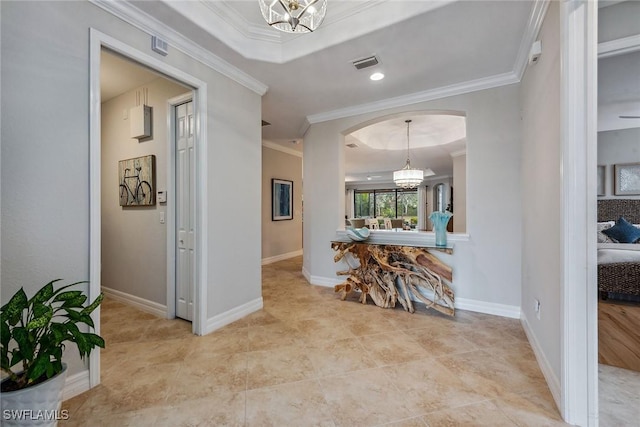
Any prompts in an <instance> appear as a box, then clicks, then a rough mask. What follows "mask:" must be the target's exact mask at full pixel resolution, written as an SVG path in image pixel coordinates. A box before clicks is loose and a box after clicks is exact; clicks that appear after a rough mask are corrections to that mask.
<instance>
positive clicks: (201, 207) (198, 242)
mask: <svg viewBox="0 0 640 427" xmlns="http://www.w3.org/2000/svg"><path fill="white" fill-rule="evenodd" d="M103 49H107V50H109V51H111V52H113V53H115V54H117V55H119V56H121V57H122V58H125V59H127V60H129V61H133V62H135V63H137V64H138V65H139V66H141V67H142V68H147V69H148V70H151V71H152V72H155V73H156V74H159V75H162V76H163V78H164V79H165V80H169V79H171V81H172V82H173V83H174V84H175V83H176V82H179V84H178V87H181V89H180V92H181V93H183V92H184V91H185V88H188V89H190V90H192V92H191V95H192V99H193V117H194V118H193V122H194V125H193V152H194V164H193V175H194V179H193V181H194V183H195V186H194V188H193V189H192V190H191V191H192V192H193V199H194V200H195V199H198V203H197V205H196V204H195V203H194V206H195V207H196V209H194V212H193V218H194V221H193V223H194V225H193V227H194V230H200V232H202V233H203V235H205V234H206V230H205V228H206V227H204V226H203V224H204V221H203V218H206V217H207V203H206V200H207V197H206V191H205V190H206V188H205V186H204V184H197V183H198V182H206V179H204V178H203V177H204V176H206V170H207V165H206V162H205V159H206V144H204V143H203V141H204V140H205V139H206V131H205V130H206V111H207V106H206V105H207V98H206V84H205V83H204V82H203V81H201V80H199V79H197V78H195V77H193V76H191V75H189V74H187V73H184V72H183V71H181V70H179V69H177V68H175V67H172V66H170V65H168V64H166V63H164V62H162V61H159V60H158V59H156V58H154V57H151V56H149V55H147V54H145V53H143V52H140V51H138V50H136V49H133V48H131V47H130V46H128V45H126V44H124V43H122V42H120V41H118V40H116V39H114V38H113V37H111V36H108V35H106V34H104V33H101V32H99V31H97V30H95V29H91V30H90V72H89V74H90V104H91V105H90V248H89V252H90V256H89V259H90V285H89V296H90V298H95V297H96V296H97V295H98V294H99V293H100V292H101V276H102V274H101V270H102V265H101V264H102V246H103V245H102V240H103V238H104V237H105V235H104V232H103V224H102V216H101V212H102V204H103V203H106V201H105V202H103V198H102V195H103V192H102V186H103V182H102V168H103V166H102V163H103V162H102V160H103V159H102V143H101V141H102V118H101V106H102V105H101V104H102V102H101V90H100V80H101V79H100V67H101V54H102V51H103ZM180 85H181V86H180ZM180 92H179V93H180ZM145 96H146V92H145V91H144V90H142V91H141V94H140V97H141V98H142V99H143V100H144V98H145ZM171 96H175V93H174V94H173V95H171ZM167 98H168V97H167ZM167 98H165V101H166V99H167ZM165 105H167V104H166V102H165ZM125 110H126V109H123V110H121V112H120V114H121V117H123V118H124V116H125V115H126V111H125ZM155 119H156V121H159V122H164V121H165V120H167V116H166V113H165V116H164V117H159V116H157V117H156V118H155ZM168 127H170V126H168ZM144 138H146V136H145V135H143V136H142V138H141V139H144ZM164 152H165V153H166V152H167V150H164ZM158 153H159V152H158ZM166 157H167V158H168V157H171V156H166ZM123 160H124V159H123ZM165 160H166V159H165ZM164 167H165V169H164V170H165V171H166V164H165V165H164ZM158 170H160V169H158ZM165 179H166V176H165ZM163 182H166V183H168V184H167V185H168V188H169V187H172V186H171V184H170V182H171V180H167V181H163ZM107 184H108V183H104V185H107ZM157 190H158V189H157V188H156V189H154V198H155V197H156V195H157ZM114 191H115V190H114ZM175 194H176V193H175V192H173V196H174V197H173V198H174V199H175ZM165 195H166V196H169V195H168V194H167V193H165ZM151 206H153V205H151ZM174 206H175V200H173V201H172V198H171V197H167V203H166V208H165V211H164V216H162V215H161V212H160V210H156V211H154V212H153V215H154V220H153V221H152V222H153V224H154V225H157V224H160V225H163V226H165V225H164V224H162V222H163V221H164V222H166V223H167V224H166V226H165V227H166V228H167V230H175V227H172V225H174V224H175V223H173V222H172V221H173V218H174V215H173V214H172V209H174V208H173V207H174ZM150 210H152V208H151V207H149V206H138V207H136V208H135V210H129V212H132V213H133V214H132V215H130V217H132V218H133V217H134V216H140V217H142V216H144V214H146V213H148V211H150ZM137 220H139V218H137ZM195 234H196V233H194V235H195ZM174 235H175V232H170V233H167V238H166V243H165V244H164V247H166V248H167V249H166V253H167V257H168V256H171V254H172V253H173V258H171V259H173V260H175V253H174V249H173V248H172V246H170V245H173V244H175V236H174ZM172 236H173V237H172ZM145 243H146V244H147V245H148V244H149V243H148V242H144V240H143V239H141V241H139V242H136V243H135V245H134V246H135V248H134V249H135V250H138V251H139V253H141V252H144V251H145ZM193 247H194V251H195V256H194V257H193V260H192V263H193V294H192V301H193V310H192V316H193V322H192V328H191V329H192V332H193V333H194V334H198V335H202V334H203V331H204V328H205V325H206V310H205V308H204V307H205V303H206V301H207V298H206V286H204V285H202V283H206V276H207V270H206V268H205V267H204V266H203V264H204V263H203V262H202V259H203V257H206V249H207V245H206V240H205V239H194V241H193ZM147 249H148V248H147ZM167 257H165V260H164V262H163V263H162V266H161V267H158V266H154V267H152V268H162V269H165V270H166V271H167V276H168V277H169V275H170V274H171V273H170V272H171V271H175V267H174V265H175V262H166V260H167ZM136 259H137V258H136V257H135V256H134V261H135V260H136ZM138 266H139V267H140V269H141V270H146V269H148V268H149V266H146V265H145V264H144V263H143V262H140V263H138ZM172 266H173V267H172ZM166 282H167V283H169V280H166ZM174 289H175V288H174ZM174 295H175V291H174ZM143 299H145V300H147V301H152V302H153V299H152V298H143ZM174 299H175V297H174ZM167 303H169V298H167ZM159 305H160V307H156V308H160V309H161V308H162V304H159ZM174 311H175V310H174ZM167 312H168V310H167V306H165V307H164V313H165V316H166V313H167ZM93 317H94V318H93V320H94V323H95V330H96V333H98V334H99V333H100V312H99V310H96V311H95V312H94V316H93ZM89 380H90V386H91V387H94V386H96V385H98V384H99V383H100V353H99V352H92V354H91V356H90V360H89Z"/></svg>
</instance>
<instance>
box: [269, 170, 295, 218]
mask: <svg viewBox="0 0 640 427" xmlns="http://www.w3.org/2000/svg"><path fill="white" fill-rule="evenodd" d="M271 203H272V210H271V220H272V221H282V220H287V219H293V181H287V180H285V179H276V178H273V179H272V180H271Z"/></svg>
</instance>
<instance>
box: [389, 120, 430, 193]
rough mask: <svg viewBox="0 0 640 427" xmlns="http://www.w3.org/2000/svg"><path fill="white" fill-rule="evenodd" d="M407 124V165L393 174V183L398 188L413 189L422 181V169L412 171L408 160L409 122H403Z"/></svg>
mask: <svg viewBox="0 0 640 427" xmlns="http://www.w3.org/2000/svg"><path fill="white" fill-rule="evenodd" d="M404 122H405V123H406V124H407V164H406V165H404V167H403V168H402V169H400V170H397V171H395V172H394V173H393V182H395V183H396V185H397V186H398V187H402V188H415V187H417V186H418V185H420V183H421V182H422V180H423V179H424V171H423V170H422V169H413V168H412V167H411V161H410V160H409V124H410V123H411V120H405V121H404Z"/></svg>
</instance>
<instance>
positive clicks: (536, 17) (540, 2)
mask: <svg viewBox="0 0 640 427" xmlns="http://www.w3.org/2000/svg"><path fill="white" fill-rule="evenodd" d="M547 9H549V0H536V1H535V3H534V4H533V7H532V8H531V14H530V15H529V21H528V22H527V28H526V29H525V32H524V34H523V35H522V40H520V48H519V49H518V55H517V56H516V62H515V64H514V65H513V72H514V73H515V74H516V76H518V80H522V76H523V75H524V72H525V70H526V69H527V65H528V64H529V52H530V51H531V45H532V44H533V43H534V42H535V41H536V38H537V37H538V34H539V33H540V29H541V28H542V23H543V22H544V17H545V15H546V14H547Z"/></svg>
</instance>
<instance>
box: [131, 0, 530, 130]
mask: <svg viewBox="0 0 640 427" xmlns="http://www.w3.org/2000/svg"><path fill="white" fill-rule="evenodd" d="M133 4H134V5H135V6H136V7H138V8H139V9H141V10H143V11H144V12H146V13H148V14H150V15H152V16H153V17H155V18H156V19H158V20H159V21H161V22H163V23H165V24H167V25H169V26H171V27H172V28H174V29H175V30H177V31H178V32H180V33H182V34H184V35H185V36H187V37H189V38H190V39H192V40H194V41H195V42H196V43H198V44H199V45H201V46H203V47H205V48H207V49H209V50H210V51H212V52H214V53H215V55H217V56H218V57H219V58H221V59H223V60H225V61H227V62H229V63H230V64H232V65H234V66H236V67H238V68H239V69H241V70H243V71H244V72H246V73H247V74H249V75H251V76H252V77H254V78H255V79H257V80H259V81H261V82H263V83H265V84H266V85H267V86H268V87H269V89H268V91H267V93H266V94H265V95H264V97H263V104H262V106H263V117H262V118H263V119H264V120H266V121H268V122H270V123H271V125H270V126H265V127H264V128H263V136H264V138H266V139H268V140H271V141H280V140H284V141H287V140H291V139H295V138H302V137H303V136H304V132H305V131H306V129H307V127H308V125H309V122H313V121H314V120H317V119H318V117H319V115H324V114H328V113H331V112H336V111H340V110H342V109H346V108H352V107H353V106H357V105H366V104H370V103H376V102H381V101H385V100H389V99H393V98H397V97H405V96H411V95H412V94H415V93H417V92H424V91H429V90H436V89H439V88H443V87H450V86H455V85H464V84H468V83H469V82H475V81H478V80H479V79H490V78H496V76H504V75H505V74H509V75H511V74H513V71H514V68H515V67H516V63H517V62H518V58H519V57H520V56H521V51H522V50H525V56H526V52H528V50H529V47H530V46H525V47H523V48H521V44H522V41H523V38H524V37H525V34H526V31H527V28H528V23H529V19H530V17H531V14H532V8H533V5H534V2H533V1H526V0H524V1H481V0H477V1H443V2H436V1H404V0H354V1H351V0H350V1H337V0H329V4H328V11H327V17H326V19H325V22H324V23H323V24H322V25H321V26H320V28H319V29H318V30H317V31H315V32H314V33H310V34H302V35H287V34H283V33H281V32H279V31H277V30H275V29H272V28H270V27H269V26H268V25H267V24H266V22H265V21H264V19H263V18H262V16H261V14H260V11H259V6H258V3H257V1H256V0H245V1H243V0H240V1H174V0H164V1H137V2H134V3H133ZM343 14H344V15H345V16H344V17H342V16H343ZM247 46H248V47H247ZM256 52H258V53H256ZM274 52H275V53H274ZM278 52H280V57H278V55H279V54H278ZM374 54H375V55H376V56H377V57H378V58H379V60H380V64H379V65H378V66H376V67H375V70H374V69H373V68H368V69H365V70H360V71H358V70H356V69H355V68H354V66H353V65H352V61H353V60H356V59H360V58H364V57H367V56H370V55H374ZM257 56H261V57H262V58H263V59H266V60H259V59H255V58H256V57H257ZM274 58H275V59H274ZM378 70H379V71H382V72H383V73H384V74H385V75H386V77H385V79H384V80H381V81H378V82H372V81H371V80H369V75H370V74H371V73H372V72H373V71H378ZM516 81H517V79H516Z"/></svg>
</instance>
